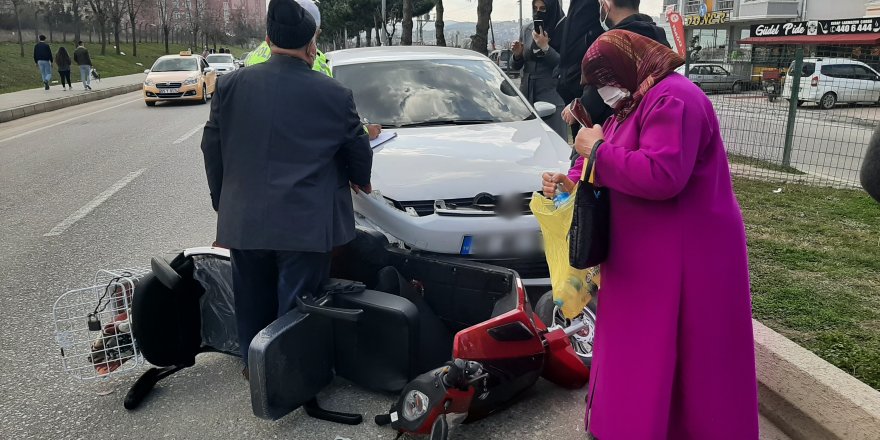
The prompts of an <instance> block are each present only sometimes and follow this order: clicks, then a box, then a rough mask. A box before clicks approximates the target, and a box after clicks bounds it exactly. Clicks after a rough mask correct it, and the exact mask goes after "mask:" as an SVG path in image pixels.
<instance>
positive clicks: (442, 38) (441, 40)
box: [434, 0, 446, 46]
mask: <svg viewBox="0 0 880 440" xmlns="http://www.w3.org/2000/svg"><path fill="white" fill-rule="evenodd" d="M434 8H435V10H436V11H437V19H436V20H434V31H435V32H434V33H435V34H436V38H437V45H438V46H446V34H444V32H445V31H444V26H445V24H444V23H443V0H437V2H436V3H435V5H434Z"/></svg>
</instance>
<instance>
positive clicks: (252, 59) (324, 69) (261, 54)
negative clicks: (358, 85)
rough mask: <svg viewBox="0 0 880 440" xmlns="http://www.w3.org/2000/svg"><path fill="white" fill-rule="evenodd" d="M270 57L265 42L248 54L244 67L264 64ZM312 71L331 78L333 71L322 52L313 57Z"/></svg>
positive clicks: (270, 52)
mask: <svg viewBox="0 0 880 440" xmlns="http://www.w3.org/2000/svg"><path fill="white" fill-rule="evenodd" d="M271 57H272V50H271V49H270V48H269V43H266V42H265V41H264V42H263V43H262V44H260V46H259V47H258V48H256V49H254V51H253V52H251V53H249V54H248V56H247V58H245V59H244V65H245V67H247V66H253V65H254V64H260V63H265V62H266V61H269V58H271ZM312 70H314V71H317V72H321V73H323V74H324V75H327V76H329V77H330V78H333V71H332V70H330V61H329V60H327V55H324V52H321V51H320V50H319V51H318V56H316V57H315V64H312Z"/></svg>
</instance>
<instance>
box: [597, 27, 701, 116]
mask: <svg viewBox="0 0 880 440" xmlns="http://www.w3.org/2000/svg"><path fill="white" fill-rule="evenodd" d="M683 64H684V59H682V58H681V56H679V55H678V54H677V53H675V52H673V51H672V50H671V49H669V48H668V47H666V46H664V45H662V44H660V43H658V42H656V41H654V40H651V39H650V38H646V37H643V36H641V35H638V34H635V33H632V32H628V31H623V30H613V31H609V32H606V33H604V34H602V36H601V37H599V39H597V40H596V42H595V43H593V45H592V46H590V49H589V50H587V53H586V55H584V59H583V62H582V63H581V84H590V85H593V86H594V87H597V88H598V87H603V86H613V87H620V88H622V89H626V90H629V92H630V96H629V97H628V98H625V99H623V100H622V101H621V102H620V103H618V104H617V108H615V109H614V114H615V116H616V117H617V120H618V121H620V122H622V121H623V120H624V119H626V117H627V116H629V114H630V113H632V111H633V110H635V109H636V107H638V105H639V103H640V102H642V99H643V98H644V97H645V95H646V94H647V93H648V90H651V87H654V85H655V84H657V83H658V82H660V80H662V79H663V78H665V77H666V75H669V73H670V72H672V71H674V70H675V68H676V67H678V66H681V65H683Z"/></svg>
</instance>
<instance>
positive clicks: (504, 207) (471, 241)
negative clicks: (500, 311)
mask: <svg viewBox="0 0 880 440" xmlns="http://www.w3.org/2000/svg"><path fill="white" fill-rule="evenodd" d="M328 57H330V58H331V59H332V60H333V76H334V78H336V79H337V80H338V81H340V82H341V83H342V84H344V85H345V86H347V87H348V88H350V89H351V90H352V92H353V94H354V99H355V103H356V105H357V108H358V112H359V113H360V115H361V116H362V117H364V118H365V119H368V120H369V121H370V122H371V123H377V124H381V125H382V127H383V130H384V131H385V132H389V131H393V132H396V134H397V137H396V138H394V139H392V140H390V141H388V142H387V143H385V144H382V145H381V146H378V147H376V148H375V149H374V157H373V178H372V184H373V189H374V190H373V192H372V194H369V195H366V194H357V195H354V196H353V197H354V209H355V213H356V222H357V224H358V226H360V227H363V228H367V229H372V230H376V231H379V232H382V233H383V234H385V235H386V237H387V238H388V239H389V240H390V241H391V242H392V243H394V244H395V245H397V246H398V247H401V248H404V249H408V250H412V251H413V252H416V253H418V254H420V255H439V256H442V257H450V256H452V257H455V258H458V259H464V260H470V261H477V262H482V263H488V264H493V265H497V266H502V267H505V268H509V269H513V270H515V271H516V272H517V273H518V274H519V275H520V276H521V277H522V278H523V282H524V284H525V285H526V286H527V287H530V289H529V293H530V299H532V302H533V304H536V303H537V301H536V300H535V297H540V296H541V294H544V292H547V291H548V290H549V288H550V280H549V270H548V268H547V261H546V258H545V256H544V253H543V250H542V249H541V241H542V240H541V236H540V234H541V232H540V228H539V226H538V222H537V220H536V219H535V217H534V216H533V215H532V213H531V211H530V210H529V207H528V204H529V201H530V200H531V195H532V192H533V191H535V190H538V189H539V187H540V175H541V173H542V172H543V171H553V170H559V171H563V170H567V169H568V165H569V155H570V154H571V147H569V145H568V144H567V143H566V142H565V141H564V140H563V139H562V138H560V137H559V136H558V135H557V134H556V133H555V132H554V131H553V130H552V129H550V127H548V126H547V125H546V124H545V123H544V122H543V121H542V120H541V119H542V118H543V117H549V116H551V115H552V114H553V112H554V111H555V108H556V107H555V106H554V105H552V104H549V103H544V102H538V103H535V105H534V107H533V106H531V105H530V104H529V103H528V101H527V100H526V99H525V97H524V96H523V95H522V94H521V93H520V92H519V90H518V89H517V88H516V87H515V86H514V85H513V84H512V83H511V82H510V81H509V79H508V78H507V77H506V76H505V75H504V74H503V72H502V70H501V68H500V67H499V66H498V65H496V64H495V63H494V62H492V61H491V60H490V59H488V58H486V57H485V56H483V55H479V54H477V53H475V52H473V51H469V50H463V49H454V48H442V47H427V46H423V47H416V46H413V47H400V46H398V47H393V48H386V47H377V48H360V49H348V50H340V51H335V52H331V53H329V54H328ZM590 313H592V312H590ZM559 324H560V325H562V326H565V323H564V322H560V323H559ZM591 344H592V335H590V341H589V344H582V346H584V347H586V348H584V349H581V350H580V351H579V354H580V355H582V356H584V355H589V356H592V348H591ZM576 351H577V350H576Z"/></svg>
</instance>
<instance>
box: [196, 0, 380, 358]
mask: <svg viewBox="0 0 880 440" xmlns="http://www.w3.org/2000/svg"><path fill="white" fill-rule="evenodd" d="M266 25H267V42H268V44H269V46H270V48H271V50H272V58H270V59H269V61H267V62H265V63H261V64H257V65H254V66H251V67H248V68H247V69H241V70H239V71H237V72H235V73H234V74H231V75H225V76H223V77H221V78H220V79H219V81H218V82H217V88H216V91H215V93H214V96H213V101H212V102H211V115H210V119H209V120H208V122H207V123H206V125H205V130H204V135H203V137H202V152H203V153H204V156H205V170H206V172H207V176H208V186H209V188H210V190H211V203H212V205H213V207H214V209H215V210H216V211H217V213H218V217H217V242H218V244H219V245H222V246H224V247H228V248H229V249H230V254H231V261H232V272H233V275H232V281H233V286H232V287H233V292H234V295H235V314H236V321H237V325H238V334H239V342H240V347H241V353H242V355H243V357H244V360H245V365H247V355H248V347H249V345H250V342H251V340H252V339H253V337H254V336H255V335H256V334H257V333H258V332H259V331H260V330H262V329H263V328H264V327H266V326H267V325H268V324H270V323H271V322H272V321H274V320H275V319H276V318H277V317H278V316H281V315H283V314H284V313H286V312H288V311H289V310H291V309H293V308H294V307H295V306H296V297H297V296H300V297H302V296H308V295H312V294H317V293H318V289H319V288H320V286H321V284H322V283H323V282H324V281H325V280H326V279H327V277H328V276H329V271H330V251H331V250H332V249H333V248H334V247H337V246H341V245H343V244H345V243H347V242H349V241H351V240H352V239H353V238H354V235H355V228H354V210H353V207H352V199H351V191H352V189H354V190H355V191H357V192H361V191H362V192H365V193H369V192H370V191H371V189H370V173H371V167H372V150H371V149H370V143H369V140H368V139H367V133H366V132H365V131H364V128H363V126H362V124H361V121H360V118H359V117H358V114H357V111H356V109H355V104H354V99H353V97H352V93H351V91H350V90H349V89H347V88H345V87H343V86H342V85H341V84H340V83H338V82H337V81H335V80H333V79H332V78H329V77H327V76H326V75H324V74H323V73H321V72H317V71H314V70H312V64H313V63H314V61H315V57H316V54H317V46H316V45H315V33H316V29H317V27H316V25H315V21H314V19H313V18H312V16H311V15H309V14H308V13H307V12H306V11H305V10H304V9H303V8H302V7H301V6H300V5H299V4H297V2H295V1H294V0H271V2H270V3H269V9H268V13H267V18H266ZM246 371H247V370H245V375H246V374H247V373H246Z"/></svg>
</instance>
